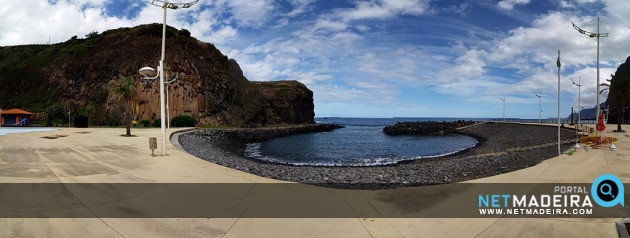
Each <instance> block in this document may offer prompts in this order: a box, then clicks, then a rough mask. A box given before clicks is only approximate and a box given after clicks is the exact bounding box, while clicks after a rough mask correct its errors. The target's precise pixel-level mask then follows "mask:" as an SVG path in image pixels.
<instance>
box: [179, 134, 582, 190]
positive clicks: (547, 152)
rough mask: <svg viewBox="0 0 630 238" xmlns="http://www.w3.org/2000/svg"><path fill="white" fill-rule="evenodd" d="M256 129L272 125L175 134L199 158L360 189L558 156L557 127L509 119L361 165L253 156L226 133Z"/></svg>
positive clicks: (450, 178)
mask: <svg viewBox="0 0 630 238" xmlns="http://www.w3.org/2000/svg"><path fill="white" fill-rule="evenodd" d="M278 129H279V128H276V130H278ZM235 130H237V131H240V132H238V133H235V132H234V131H235ZM260 130H274V129H273V128H266V129H201V130H194V131H189V132H186V133H182V134H180V135H179V136H178V140H179V143H180V144H181V146H182V149H184V150H185V151H187V152H188V153H190V154H192V155H194V156H196V157H198V158H201V159H204V160H206V161H209V162H212V163H216V164H219V165H222V166H226V167H229V168H233V169H237V170H240V171H244V172H247V173H252V174H255V175H259V176H262V177H267V178H273V179H279V180H285V181H293V182H299V183H306V184H314V185H318V186H325V187H335V188H358V189H383V188H394V187H401V186H421V185H434V184H444V183H454V182H460V181H466V180H471V179H476V178H482V177H487V176H493V175H498V174H502V173H507V172H510V171H514V170H518V169H522V168H527V167H530V166H533V165H536V164H538V163H540V162H542V161H544V160H546V159H549V158H552V157H554V156H557V147H556V143H555V141H556V137H555V135H556V134H555V133H556V128H555V127H549V126H540V125H525V124H513V123H484V124H479V125H476V126H472V127H468V128H465V129H463V130H461V131H459V132H458V133H461V134H465V135H468V136H472V137H474V138H476V139H477V140H479V142H480V143H479V144H478V145H477V146H475V147H473V148H470V149H467V150H464V151H461V152H459V153H456V154H452V155H447V156H443V157H435V158H424V159H418V160H413V161H407V162H405V163H397V164H390V165H382V166H362V167H350V166H296V165H288V164H278V163H271V162H266V161H261V160H256V159H252V158H249V157H247V156H246V153H245V152H246V151H245V149H246V144H247V143H243V142H239V141H238V140H235V139H237V138H235V137H234V136H226V135H227V134H229V135H236V134H243V135H245V134H252V133H253V134H260ZM561 136H562V140H563V145H562V147H563V150H564V149H567V148H569V147H571V145H572V144H571V143H570V141H571V140H572V139H573V138H574V132H573V131H571V130H566V129H563V130H562V133H561Z"/></svg>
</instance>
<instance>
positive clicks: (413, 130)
mask: <svg viewBox="0 0 630 238" xmlns="http://www.w3.org/2000/svg"><path fill="white" fill-rule="evenodd" d="M473 124H475V122H474V121H463V120H458V121H453V122H445V121H442V122H437V121H423V122H397V123H396V124H394V125H391V126H386V127H385V128H383V133H385V134H386V135H392V136H394V135H427V134H443V133H451V132H455V131H458V129H459V128H462V127H465V126H470V125H473Z"/></svg>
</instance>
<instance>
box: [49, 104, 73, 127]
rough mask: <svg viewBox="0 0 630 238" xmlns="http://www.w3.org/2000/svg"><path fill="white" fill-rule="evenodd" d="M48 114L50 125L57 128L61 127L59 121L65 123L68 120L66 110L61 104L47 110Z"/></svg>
mask: <svg viewBox="0 0 630 238" xmlns="http://www.w3.org/2000/svg"><path fill="white" fill-rule="evenodd" d="M46 113H47V114H48V118H47V119H48V123H50V124H51V125H52V124H53V123H54V125H55V126H59V121H62V122H63V121H65V120H67V119H68V117H66V116H67V115H68V114H66V110H64V108H63V106H61V105H59V104H55V105H52V106H50V107H48V108H46Z"/></svg>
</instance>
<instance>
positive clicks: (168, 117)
mask: <svg viewBox="0 0 630 238" xmlns="http://www.w3.org/2000/svg"><path fill="white" fill-rule="evenodd" d="M177 78H179V74H177V75H175V78H174V79H171V80H169V81H168V82H166V129H169V128H171V109H170V108H169V106H168V105H169V104H168V98H169V96H168V95H169V94H168V88H169V86H170V85H171V83H173V82H175V81H176V80H177Z"/></svg>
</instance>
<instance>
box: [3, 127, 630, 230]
mask: <svg viewBox="0 0 630 238" xmlns="http://www.w3.org/2000/svg"><path fill="white" fill-rule="evenodd" d="M625 130H626V131H630V127H625ZM170 132H172V131H170ZM170 132H169V133H170ZM123 133H124V129H107V128H87V129H68V128H62V129H60V130H58V131H53V132H34V133H24V134H9V135H6V136H0V183H36V184H39V183H61V184H69V185H68V191H69V192H66V193H61V194H51V195H50V196H51V197H50V203H49V204H38V206H41V207H42V208H44V209H51V210H54V209H55V206H60V205H59V203H58V202H57V201H67V202H66V203H64V204H62V205H63V206H66V207H64V212H71V213H73V214H82V215H81V216H79V217H82V218H39V217H38V218H16V217H19V216H15V217H12V216H4V217H10V218H0V236H1V237H86V236H88V237H315V236H323V237H514V236H518V237H541V236H542V237H568V236H573V237H616V236H617V232H616V230H615V226H614V223H615V221H617V220H619V219H617V218H614V219H613V218H610V219H595V218H572V219H569V218H555V219H545V218H518V219H517V218H500V217H498V218H474V219H471V218H409V217H431V213H432V212H439V211H440V210H439V209H440V206H443V205H444V204H450V205H452V204H468V203H473V204H475V203H476V202H477V201H476V197H475V196H467V195H466V194H463V192H461V191H455V190H454V189H453V186H452V185H451V186H449V185H440V186H427V187H412V188H400V189H394V190H382V191H361V190H336V189H326V188H319V187H313V186H310V185H295V186H279V187H277V189H276V190H271V189H265V190H262V191H260V189H259V190H256V188H252V189H248V190H247V191H240V190H239V191H233V192H230V193H227V194H222V195H221V196H219V197H217V196H218V195H217V194H204V193H203V192H197V193H194V194H195V195H194V196H199V199H207V200H208V201H210V200H211V201H219V202H217V203H216V204H215V205H217V206H225V209H227V210H226V211H238V212H242V213H240V214H241V216H233V217H231V216H226V217H223V218H210V219H208V218H168V217H166V218H165V217H156V218H118V217H116V216H108V215H106V214H107V211H108V210H112V209H120V208H124V209H131V210H123V211H130V213H131V211H134V212H142V213H150V212H151V209H150V208H151V205H153V204H143V203H142V202H141V201H148V200H149V199H144V200H143V199H142V198H143V196H147V197H146V198H148V197H149V196H153V197H155V196H165V197H168V196H171V194H174V193H172V192H168V191H171V190H159V189H155V190H151V191H148V192H143V193H140V192H137V193H134V192H133V191H131V192H129V191H122V192H121V193H120V194H115V195H112V196H114V198H112V199H110V200H108V201H96V200H94V199H91V198H90V194H88V193H84V192H82V190H80V189H72V186H71V184H73V183H142V184H153V183H174V184H181V183H242V184H263V183H264V184H268V183H285V182H282V181H277V180H272V179H268V178H262V177H259V176H255V175H251V174H248V173H244V172H241V171H238V170H233V169H229V168H225V167H222V166H219V165H215V164H212V163H209V162H206V161H203V160H201V159H198V158H195V157H193V156H191V155H189V154H187V153H185V152H183V151H179V150H177V149H176V148H175V147H174V146H173V145H172V144H170V143H169V146H168V149H169V151H168V154H169V156H167V157H161V156H156V157H152V156H151V155H150V154H151V151H150V150H149V147H148V138H149V137H158V138H159V137H160V136H159V129H132V133H133V134H134V135H136V137H121V136H120V134H123ZM610 134H611V135H614V136H616V137H618V138H619V139H620V141H619V142H618V143H616V146H617V148H618V150H617V151H610V150H608V149H607V148H605V147H604V148H602V149H599V150H591V151H586V150H579V151H578V152H577V153H576V154H575V155H573V156H568V155H562V156H559V157H555V158H552V159H549V160H546V161H544V162H542V163H541V164H539V165H536V166H533V167H530V168H527V169H523V170H519V171H514V172H511V173H506V174H501V175H498V176H492V177H487V178H482V179H477V180H473V181H469V182H467V183H578V182H583V183H591V182H592V181H593V179H595V178H596V177H597V176H599V175H601V174H604V173H613V174H615V175H617V176H618V177H619V178H621V180H622V181H624V182H627V181H630V172H627V171H630V139H629V138H628V133H614V134H613V133H610ZM43 137H48V138H53V137H56V139H47V138H43ZM159 143H161V142H160V141H158V144H159ZM156 153H157V154H159V151H156ZM237 190H238V189H237ZM178 191H182V190H178ZM160 192H163V193H160ZM185 192H190V191H186V190H183V192H182V193H180V194H178V193H175V194H174V195H172V196H175V195H182V194H186V193H185ZM278 194H286V196H284V197H286V200H285V199H278V197H277V195H278ZM274 195H276V196H274ZM190 197H192V195H190V196H186V199H188V198H190ZM11 198H12V195H11V193H9V192H7V191H4V192H2V191H0V200H2V199H11ZM271 198H273V199H271ZM419 198H427V199H429V198H435V199H434V200H436V201H435V202H429V203H426V202H423V203H418V201H417V199H419ZM23 199H26V200H28V198H23ZM64 199H65V200H64ZM134 199H136V200H134ZM437 200H446V202H444V203H442V202H438V201H437ZM5 201H6V200H5ZM139 201H140V202H139ZM170 201H172V200H169V202H170ZM296 201H297V202H296ZM427 201H430V200H427ZM453 201H455V202H453ZM158 202H159V201H158ZM292 203H295V204H292ZM287 204H288V207H287ZM160 205H161V206H163V205H164V204H160ZM171 205H172V207H173V209H178V208H179V207H178V206H183V205H185V204H176V203H175V204H171ZM292 205H294V206H295V208H296V209H304V208H305V207H306V208H311V209H312V210H313V211H306V212H312V213H313V214H317V213H318V212H320V213H326V212H336V213H344V212H349V213H352V214H354V215H356V216H353V217H345V216H344V218H294V217H289V218H257V217H256V216H251V215H250V216H248V215H247V214H256V212H261V213H262V214H268V213H265V212H268V211H265V209H272V210H273V209H288V210H290V207H291V206H292ZM2 208H3V207H2V206H1V204H0V215H1V214H2V212H7V211H11V210H7V208H4V210H3V209H2ZM26 209H28V208H26ZM229 209H232V210H229ZM20 212H21V211H20ZM407 213H413V214H412V215H409V214H407ZM12 214H13V213H12ZM382 214H388V215H389V216H384V217H388V218H379V217H383V216H382ZM414 214H416V215H417V214H421V215H420V216H415V215H414ZM426 214H429V215H426ZM438 216H439V215H438ZM27 217H28V216H27ZM70 217H72V216H70ZM322 217H334V216H325V215H324V216H322ZM371 217H372V218H371ZM620 218H621V217H620Z"/></svg>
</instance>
